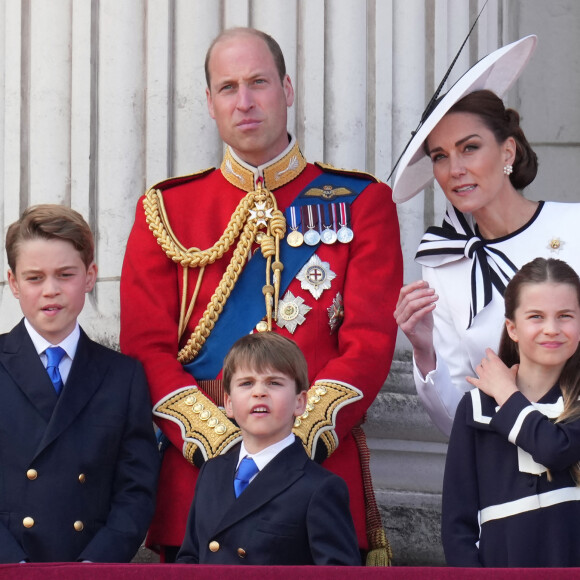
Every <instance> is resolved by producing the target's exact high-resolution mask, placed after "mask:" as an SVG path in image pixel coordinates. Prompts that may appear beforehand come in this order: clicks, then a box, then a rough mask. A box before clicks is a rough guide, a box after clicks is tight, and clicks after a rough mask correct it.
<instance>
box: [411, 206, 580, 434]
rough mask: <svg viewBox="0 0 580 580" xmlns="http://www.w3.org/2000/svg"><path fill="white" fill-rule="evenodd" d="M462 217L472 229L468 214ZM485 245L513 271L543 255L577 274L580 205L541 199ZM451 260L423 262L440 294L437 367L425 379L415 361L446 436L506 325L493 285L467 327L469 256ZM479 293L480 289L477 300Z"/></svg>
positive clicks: (429, 406) (421, 389) (419, 382)
mask: <svg viewBox="0 0 580 580" xmlns="http://www.w3.org/2000/svg"><path fill="white" fill-rule="evenodd" d="M450 210H451V211H453V209H452V208H450ZM448 211H449V210H448ZM459 215H462V214H459ZM462 217H463V218H464V219H465V220H467V222H468V223H469V224H470V225H471V226H472V227H473V223H474V222H473V218H472V216H471V215H469V214H466V215H465V216H462ZM424 239H425V238H424ZM442 245H445V244H444V243H443V244H442ZM463 245H465V242H463ZM422 247H423V246H422ZM486 247H487V248H488V249H489V250H490V251H491V253H493V252H495V251H496V250H499V252H501V253H502V254H503V256H505V257H506V258H507V259H508V261H511V262H512V263H513V265H514V266H515V267H516V268H517V269H519V268H521V267H522V266H523V265H524V264H526V263H527V262H530V261H531V260H533V259H534V258H537V257H544V258H558V259H560V260H564V261H566V262H568V263H569V264H570V265H571V266H572V267H573V268H574V270H575V271H576V272H578V273H580V203H557V202H540V204H539V206H538V209H537V211H536V213H535V214H534V216H533V217H532V219H531V220H530V221H529V222H528V223H527V224H526V225H524V226H523V227H522V228H520V229H519V230H517V231H515V232H514V233H512V234H510V235H509V236H505V237H502V238H498V239H495V240H492V241H487V243H486ZM420 249H421V248H420ZM451 259H452V261H448V262H447V263H444V264H441V265H437V266H436V267H431V266H426V265H424V264H423V279H424V280H426V281H427V282H428V283H429V285H430V286H431V287H432V288H434V289H435V292H436V293H437V295H438V296H439V299H438V301H437V305H436V307H435V310H434V312H433V316H434V345H435V351H436V353H437V368H436V369H435V370H433V371H431V372H430V373H429V374H428V375H427V376H426V377H423V376H422V375H421V373H420V371H419V370H418V369H417V367H416V365H414V378H415V385H416V387H417V393H418V395H419V397H420V399H421V400H422V402H423V404H424V405H425V408H426V410H427V412H428V413H429V415H430V417H431V419H432V421H433V422H434V423H435V425H436V426H437V427H438V428H439V429H440V430H441V431H443V432H444V433H445V434H446V435H449V433H450V432H451V426H452V424H453V417H454V415H455V410H456V408H457V405H458V403H459V401H460V399H461V397H462V395H463V393H464V392H466V391H468V390H470V389H471V388H472V387H471V385H470V384H469V383H468V382H467V381H466V380H465V377H466V376H475V370H474V369H475V367H476V366H477V365H478V364H479V363H480V362H481V359H482V358H483V356H484V354H485V349H486V348H487V347H491V348H492V349H494V350H495V351H496V352H497V348H498V346H499V339H500V336H501V331H502V329H503V324H504V301H503V295H502V294H501V293H500V292H499V291H498V289H497V288H495V287H492V288H491V301H490V302H489V303H488V304H487V306H485V307H482V308H481V309H480V310H478V311H477V315H476V316H475V317H474V318H473V320H472V322H471V325H470V312H471V303H472V284H471V277H472V265H473V260H472V259H471V258H468V257H465V256H464V255H460V256H457V255H456V256H454V257H452V258H451ZM417 261H419V262H423V263H424V261H425V259H420V258H419V259H418V260H417ZM512 274H513V272H512ZM482 295H483V292H478V300H479V301H481V300H482ZM480 305H481V304H480ZM468 327H469V328H468Z"/></svg>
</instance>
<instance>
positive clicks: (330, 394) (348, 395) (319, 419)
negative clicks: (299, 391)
mask: <svg viewBox="0 0 580 580" xmlns="http://www.w3.org/2000/svg"><path fill="white" fill-rule="evenodd" d="M362 398H363V394H362V392H361V391H360V390H359V389H357V388H356V387H353V386H352V385H347V384H345V383H335V382H331V381H316V382H315V383H314V385H312V387H310V389H309V391H308V403H307V404H306V411H305V412H304V414H303V415H300V417H296V420H295V421H294V429H293V432H294V434H295V435H296V436H297V437H300V439H301V440H302V443H303V444H304V447H305V448H306V451H307V452H308V455H309V456H310V457H311V458H314V455H315V451H316V444H317V442H318V439H319V438H321V439H322V442H323V443H324V445H325V446H326V448H327V451H328V455H330V454H331V453H332V452H333V451H334V450H335V449H336V448H337V447H338V438H337V436H336V433H335V431H334V428H335V426H336V414H337V413H338V411H339V410H340V409H341V408H342V407H344V406H345V405H350V404H351V403H354V402H355V401H358V400H360V399H362Z"/></svg>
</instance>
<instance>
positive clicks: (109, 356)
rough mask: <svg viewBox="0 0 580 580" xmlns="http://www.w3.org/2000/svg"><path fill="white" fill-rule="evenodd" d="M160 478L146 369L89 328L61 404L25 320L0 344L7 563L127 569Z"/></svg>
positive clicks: (2, 556)
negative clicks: (64, 563) (91, 336)
mask: <svg viewBox="0 0 580 580" xmlns="http://www.w3.org/2000/svg"><path fill="white" fill-rule="evenodd" d="M158 471H159V456H158V452H157V447H156V442H155V437H154V433H153V428H152V419H151V405H150V399H149V395H148V389H147V384H146V381H145V376H144V372H143V369H142V367H141V365H140V363H138V362H137V361H135V360H133V359H131V358H129V357H127V356H125V355H122V354H120V353H118V352H115V351H113V350H111V349H108V348H106V347H104V346H101V345H99V344H97V343H95V342H93V341H92V340H90V339H89V338H88V337H87V335H86V334H85V333H84V332H83V331H82V330H81V336H80V339H79V343H78V347H77V351H76V354H75V357H74V360H73V363H72V367H71V370H70V373H69V376H68V379H67V381H66V384H65V385H64V387H63V389H62V391H61V393H60V395H58V396H57V395H56V393H55V390H54V387H53V385H52V383H51V381H50V379H49V377H48V374H47V372H46V369H45V368H44V366H43V364H42V362H41V360H40V357H39V356H38V354H37V352H36V350H35V348H34V345H33V343H32V340H31V338H30V336H29V334H28V332H27V330H26V327H25V326H24V323H23V321H22V322H20V324H18V325H17V326H16V327H15V328H14V329H13V330H12V331H11V332H10V333H8V334H4V335H1V336H0V562H2V563H6V562H18V561H21V560H25V559H28V560H30V561H31V562H37V561H39V562H40V561H76V560H91V561H95V562H124V561H129V560H130V559H131V558H132V557H133V555H134V554H135V552H136V551H137V549H138V548H139V545H140V543H141V542H142V540H143V538H144V536H145V534H146V531H147V527H148V525H149V522H150V520H151V517H152V514H153V511H154V501H155V488H156V484H157V477H158Z"/></svg>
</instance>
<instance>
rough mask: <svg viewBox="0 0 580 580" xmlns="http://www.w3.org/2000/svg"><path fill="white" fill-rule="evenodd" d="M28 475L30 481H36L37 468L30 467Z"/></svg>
mask: <svg viewBox="0 0 580 580" xmlns="http://www.w3.org/2000/svg"><path fill="white" fill-rule="evenodd" d="M26 477H28V479H30V481H34V480H35V479H36V478H37V477H38V471H36V469H29V470H28V471H27V472H26Z"/></svg>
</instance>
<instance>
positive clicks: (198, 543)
mask: <svg viewBox="0 0 580 580" xmlns="http://www.w3.org/2000/svg"><path fill="white" fill-rule="evenodd" d="M238 458H239V446H238V447H236V448H234V449H233V450H232V451H230V452H229V453H227V454H225V455H221V456H219V457H216V458H215V459H211V460H210V461H208V462H207V463H206V464H204V465H203V467H202V469H201V472H200V476H199V479H198V483H197V486H196V490H195V498H194V500H193V504H192V508H191V511H190V514H189V520H188V522H187V529H186V534H185V538H184V542H183V545H182V548H181V550H180V552H179V554H178V558H177V562H178V563H191V564H197V563H199V564H248V565H270V566H278V565H293V566H306V565H314V564H316V565H326V566H337V565H350V566H360V565H361V556H360V552H359V549H358V544H357V538H356V533H355V531H354V525H353V522H352V516H351V515H350V511H349V505H348V501H349V499H348V489H347V487H346V484H345V482H344V481H343V480H342V479H341V478H340V477H338V476H337V475H334V474H333V473H331V472H330V471H328V470H327V469H325V468H324V467H321V466H320V465H318V464H317V463H315V462H314V461H312V460H311V459H309V458H308V456H307V454H306V452H305V450H304V447H303V445H302V442H301V441H300V440H299V439H298V438H297V439H296V440H295V441H294V443H293V444H292V445H290V446H289V447H286V448H285V449H283V450H282V451H281V452H280V453H279V454H278V455H276V457H275V458H274V459H272V461H270V463H268V465H266V467H265V468H264V469H263V470H262V471H260V472H259V473H258V475H257V476H256V477H255V478H254V479H253V480H252V482H251V483H250V485H249V486H248V487H247V488H246V489H245V490H244V491H243V492H242V494H241V495H240V496H239V497H238V498H236V497H235V494H234V483H233V482H234V477H235V473H236V468H237V463H238Z"/></svg>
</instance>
